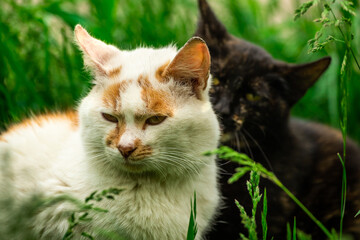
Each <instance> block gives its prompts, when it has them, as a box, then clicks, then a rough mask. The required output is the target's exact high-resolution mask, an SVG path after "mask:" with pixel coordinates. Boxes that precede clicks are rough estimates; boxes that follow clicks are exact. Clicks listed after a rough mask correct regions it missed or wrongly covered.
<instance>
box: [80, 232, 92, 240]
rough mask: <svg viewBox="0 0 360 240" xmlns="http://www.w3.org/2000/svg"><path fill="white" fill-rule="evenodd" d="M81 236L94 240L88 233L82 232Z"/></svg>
mask: <svg viewBox="0 0 360 240" xmlns="http://www.w3.org/2000/svg"><path fill="white" fill-rule="evenodd" d="M81 236H84V237H87V238H88V239H91V240H93V239H94V237H93V236H91V235H90V234H89V233H86V232H82V233H81Z"/></svg>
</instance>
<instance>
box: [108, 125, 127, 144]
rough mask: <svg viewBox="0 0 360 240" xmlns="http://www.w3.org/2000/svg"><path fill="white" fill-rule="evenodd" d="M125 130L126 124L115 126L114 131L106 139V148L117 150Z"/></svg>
mask: <svg viewBox="0 0 360 240" xmlns="http://www.w3.org/2000/svg"><path fill="white" fill-rule="evenodd" d="M125 129H126V124H125V123H123V124H121V125H119V124H118V125H117V126H116V128H115V129H114V130H112V131H111V132H110V133H109V135H108V136H107V137H106V140H105V143H106V145H107V146H109V147H112V148H117V146H118V143H119V141H120V138H121V136H122V135H123V134H124V132H125Z"/></svg>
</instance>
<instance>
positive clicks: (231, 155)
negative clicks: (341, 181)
mask: <svg viewBox="0 0 360 240" xmlns="http://www.w3.org/2000/svg"><path fill="white" fill-rule="evenodd" d="M206 154H217V155H218V157H219V158H221V159H225V160H230V161H233V162H236V163H238V164H239V165H240V167H238V168H236V169H235V171H236V172H235V173H234V174H233V176H232V177H231V178H230V179H229V183H231V182H235V181H237V180H238V179H239V178H240V177H242V176H243V175H244V174H245V173H247V172H250V171H254V172H256V173H257V174H259V175H260V176H261V177H263V178H267V179H269V180H270V181H272V182H273V183H275V184H276V185H277V186H278V187H280V188H281V189H282V190H283V191H284V192H285V193H286V194H287V195H288V196H289V197H290V198H291V199H292V200H293V201H294V202H295V203H296V204H297V205H298V206H299V207H300V208H301V209H302V210H303V211H304V212H305V213H306V214H307V215H308V216H309V218H310V219H311V220H312V221H313V222H314V223H315V224H316V225H317V226H318V227H319V228H320V229H321V230H322V231H323V232H324V233H325V235H326V236H327V237H328V238H329V239H336V238H335V237H334V235H333V234H332V233H330V231H329V230H328V229H326V227H325V226H324V225H323V224H322V223H321V222H320V221H319V220H318V219H317V218H316V217H315V216H314V215H313V214H312V213H311V212H310V211H309V210H308V209H307V208H306V207H305V206H304V205H303V204H302V203H301V202H300V201H299V199H297V198H296V197H295V195H294V194H292V193H291V192H290V190H289V189H287V188H286V187H285V185H284V184H283V183H282V182H281V181H280V180H279V179H278V178H277V177H276V176H275V174H274V173H273V172H271V171H268V170H267V169H266V168H265V167H264V166H262V165H261V164H260V163H257V162H255V161H254V160H252V159H250V158H249V157H248V156H247V155H245V154H242V153H238V152H236V151H234V150H233V149H231V148H229V147H226V146H221V147H220V148H218V149H216V150H214V151H211V152H207V153H206Z"/></svg>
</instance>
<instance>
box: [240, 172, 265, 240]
mask: <svg viewBox="0 0 360 240" xmlns="http://www.w3.org/2000/svg"><path fill="white" fill-rule="evenodd" d="M259 182H260V175H259V174H258V173H257V172H253V171H251V172H250V180H249V181H247V182H246V186H247V190H248V192H249V194H250V197H251V200H252V204H253V208H252V211H251V217H250V216H249V215H248V214H247V213H246V211H245V208H244V207H243V206H242V205H241V204H240V203H239V202H238V201H237V200H235V204H236V206H237V207H238V208H239V210H240V216H241V222H242V223H243V224H244V226H245V228H246V229H247V230H248V234H249V235H248V237H246V236H245V235H244V234H242V233H240V237H241V239H243V240H248V239H250V240H257V239H258V237H257V232H256V220H255V216H256V209H257V205H258V203H259V202H260V200H261V197H262V195H261V194H260V189H259ZM266 214H267V199H266V189H265V192H264V200H263V212H262V214H261V223H262V229H263V239H264V240H265V239H266V235H267V222H266Z"/></svg>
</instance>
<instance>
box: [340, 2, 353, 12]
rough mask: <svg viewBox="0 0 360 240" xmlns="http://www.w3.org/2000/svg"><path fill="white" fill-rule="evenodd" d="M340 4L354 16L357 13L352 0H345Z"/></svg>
mask: <svg viewBox="0 0 360 240" xmlns="http://www.w3.org/2000/svg"><path fill="white" fill-rule="evenodd" d="M340 5H341V7H342V9H344V11H346V12H348V13H350V14H351V15H353V16H355V15H356V14H355V9H354V7H353V3H352V2H350V1H348V0H344V1H340Z"/></svg>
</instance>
